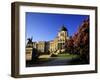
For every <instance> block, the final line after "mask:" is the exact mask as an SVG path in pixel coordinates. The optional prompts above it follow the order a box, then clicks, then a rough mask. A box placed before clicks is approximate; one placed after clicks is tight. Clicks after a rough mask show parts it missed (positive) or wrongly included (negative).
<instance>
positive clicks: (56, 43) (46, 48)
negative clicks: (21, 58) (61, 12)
mask: <svg viewBox="0 0 100 80" xmlns="http://www.w3.org/2000/svg"><path fill="white" fill-rule="evenodd" d="M68 39H69V35H68V30H67V28H66V27H65V26H64V25H63V26H62V27H61V29H60V30H59V31H58V33H57V36H56V37H55V38H54V39H53V40H51V41H39V42H31V43H27V45H26V60H31V57H32V49H33V48H35V49H37V50H38V51H40V52H42V53H46V52H50V54H55V55H57V54H58V53H61V52H64V51H65V49H64V44H65V42H66V40H68Z"/></svg>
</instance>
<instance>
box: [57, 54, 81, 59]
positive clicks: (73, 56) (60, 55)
mask: <svg viewBox="0 0 100 80" xmlns="http://www.w3.org/2000/svg"><path fill="white" fill-rule="evenodd" d="M57 57H65V58H77V57H79V55H76V54H69V53H61V54H58V55H57Z"/></svg>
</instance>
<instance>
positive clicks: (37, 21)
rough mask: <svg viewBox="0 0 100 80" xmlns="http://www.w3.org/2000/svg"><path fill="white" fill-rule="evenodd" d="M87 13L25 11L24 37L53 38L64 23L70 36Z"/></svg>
mask: <svg viewBox="0 0 100 80" xmlns="http://www.w3.org/2000/svg"><path fill="white" fill-rule="evenodd" d="M88 17H89V16H88V15H73V14H51V13H33V12H26V39H27V38H30V37H33V41H49V40H53V39H54V38H55V37H56V36H57V33H58V31H59V30H60V28H61V27H62V26H63V25H64V26H65V27H66V28H67V29H68V34H69V36H72V35H73V34H74V33H75V32H76V31H77V29H78V27H79V25H80V24H81V23H82V22H83V21H84V20H85V19H87V18H88Z"/></svg>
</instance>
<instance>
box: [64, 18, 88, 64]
mask: <svg viewBox="0 0 100 80" xmlns="http://www.w3.org/2000/svg"><path fill="white" fill-rule="evenodd" d="M65 48H66V52H68V53H70V54H78V55H80V58H81V59H82V60H84V61H86V62H87V63H89V19H87V20H85V21H83V23H82V24H81V25H80V26H79V29H78V31H77V32H76V33H75V34H74V35H73V36H72V37H71V38H70V39H69V40H67V41H66V44H65Z"/></svg>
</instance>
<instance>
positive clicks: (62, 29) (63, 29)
mask: <svg viewBox="0 0 100 80" xmlns="http://www.w3.org/2000/svg"><path fill="white" fill-rule="evenodd" d="M60 31H68V30H67V29H66V27H65V26H64V25H63V26H62V27H61V29H60Z"/></svg>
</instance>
